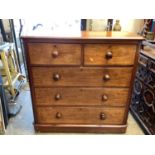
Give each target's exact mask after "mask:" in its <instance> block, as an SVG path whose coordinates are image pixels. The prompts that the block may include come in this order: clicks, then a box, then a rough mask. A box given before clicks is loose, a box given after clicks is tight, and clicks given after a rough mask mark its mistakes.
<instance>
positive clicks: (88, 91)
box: [35, 87, 129, 106]
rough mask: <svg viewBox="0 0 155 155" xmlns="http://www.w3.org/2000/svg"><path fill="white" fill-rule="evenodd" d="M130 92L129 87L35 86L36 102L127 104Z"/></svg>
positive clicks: (57, 103)
mask: <svg viewBox="0 0 155 155" xmlns="http://www.w3.org/2000/svg"><path fill="white" fill-rule="evenodd" d="M128 93H129V89H128V88H75V87H69V88H67V89H66V88H62V87H60V88H57V87H55V88H35V97H36V103H35V104H36V105H56V106H59V105H66V106H68V105H69V106H71V105H73V106H74V105H78V106H79V105H81V106H84V105H88V106H89V105H98V106H99V105H106V106H125V105H126V103H127V99H128Z"/></svg>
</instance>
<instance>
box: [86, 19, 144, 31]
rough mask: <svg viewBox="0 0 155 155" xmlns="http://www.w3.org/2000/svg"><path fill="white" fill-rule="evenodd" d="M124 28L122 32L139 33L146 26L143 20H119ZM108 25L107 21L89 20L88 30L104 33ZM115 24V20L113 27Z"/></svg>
mask: <svg viewBox="0 0 155 155" xmlns="http://www.w3.org/2000/svg"><path fill="white" fill-rule="evenodd" d="M119 20H120V24H121V27H122V30H121V31H127V32H134V33H137V32H139V31H140V30H141V29H142V27H143V24H144V20H143V19H119ZM106 23H107V19H88V20H87V30H94V31H104V30H105V24H106ZM114 24H115V19H114V21H113V25H114Z"/></svg>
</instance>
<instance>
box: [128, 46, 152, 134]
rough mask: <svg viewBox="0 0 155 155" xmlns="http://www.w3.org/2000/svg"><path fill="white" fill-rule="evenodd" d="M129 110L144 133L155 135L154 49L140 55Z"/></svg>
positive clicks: (144, 51) (145, 50)
mask: <svg viewBox="0 0 155 155" xmlns="http://www.w3.org/2000/svg"><path fill="white" fill-rule="evenodd" d="M130 109H131V112H132V114H133V116H134V118H136V120H137V121H138V122H139V124H140V125H141V127H142V129H143V130H144V132H145V133H146V134H155V49H152V48H149V47H144V49H143V50H142V51H141V53H140V56H139V60H138V68H137V73H136V79H135V82H134V91H133V95H132V104H131V107H130Z"/></svg>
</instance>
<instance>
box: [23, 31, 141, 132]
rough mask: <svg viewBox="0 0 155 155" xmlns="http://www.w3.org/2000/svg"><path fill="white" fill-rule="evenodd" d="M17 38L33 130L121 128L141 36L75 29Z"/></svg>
mask: <svg viewBox="0 0 155 155" xmlns="http://www.w3.org/2000/svg"><path fill="white" fill-rule="evenodd" d="M22 39H23V43H24V48H25V53H26V58H27V66H28V73H29V79H30V88H31V96H32V105H33V112H34V127H35V130H36V131H40V132H96V133H98V132H99V133H123V132H125V130H126V127H127V116H128V109H129V103H130V96H131V90H132V82H133V78H134V71H135V65H136V62H137V55H138V51H139V45H140V43H141V40H142V38H141V37H139V36H136V35H130V34H128V33H109V34H108V33H106V32H100V33H99V32H81V35H80V36H78V37H77V36H76V37H74V36H72V37H70V36H66V37H64V36H61V37H52V36H30V35H25V36H23V37H22Z"/></svg>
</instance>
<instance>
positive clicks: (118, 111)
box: [36, 107, 125, 125]
mask: <svg viewBox="0 0 155 155" xmlns="http://www.w3.org/2000/svg"><path fill="white" fill-rule="evenodd" d="M36 110H37V120H38V122H37V123H40V124H41V123H43V124H46V123H47V124H48V123H55V124H57V123H58V124H113V125H115V124H116V125H117V124H118V125H120V124H122V123H123V120H124V114H125V108H101V107H99V108H92V107H37V109H36Z"/></svg>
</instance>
